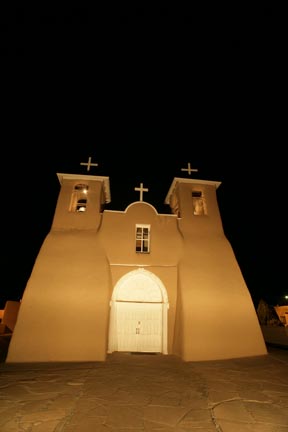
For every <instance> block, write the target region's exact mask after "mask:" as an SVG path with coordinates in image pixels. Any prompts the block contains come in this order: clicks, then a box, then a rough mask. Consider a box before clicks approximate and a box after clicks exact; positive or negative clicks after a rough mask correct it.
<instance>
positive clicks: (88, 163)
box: [80, 156, 98, 171]
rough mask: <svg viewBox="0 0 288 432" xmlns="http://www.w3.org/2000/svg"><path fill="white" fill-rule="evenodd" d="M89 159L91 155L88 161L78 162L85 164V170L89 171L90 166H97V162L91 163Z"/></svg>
mask: <svg viewBox="0 0 288 432" xmlns="http://www.w3.org/2000/svg"><path fill="white" fill-rule="evenodd" d="M91 159H92V158H91V156H89V158H88V162H80V165H86V166H87V171H90V167H91V166H98V164H97V163H92V162H91Z"/></svg>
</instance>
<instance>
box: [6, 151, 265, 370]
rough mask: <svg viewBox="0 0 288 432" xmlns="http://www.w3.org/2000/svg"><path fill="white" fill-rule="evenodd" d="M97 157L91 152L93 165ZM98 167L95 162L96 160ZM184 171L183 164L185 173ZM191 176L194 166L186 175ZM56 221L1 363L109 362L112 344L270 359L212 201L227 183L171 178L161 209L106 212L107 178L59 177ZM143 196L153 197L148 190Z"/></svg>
mask: <svg viewBox="0 0 288 432" xmlns="http://www.w3.org/2000/svg"><path fill="white" fill-rule="evenodd" d="M91 165H93V164H91V158H89V169H88V164H87V171H89V170H90V166H91ZM95 165H97V164H95ZM183 171H184V169H183ZM186 171H187V174H188V175H189V176H190V175H191V172H192V171H195V170H191V167H190V165H188V169H187V170H186ZM57 175H58V179H59V182H60V185H61V188H60V192H59V197H58V201H57V205H56V210H55V214H54V219H53V223H52V227H51V230H50V232H49V233H48V235H47V236H46V238H45V240H44V242H43V245H42V247H41V249H40V251H39V254H38V257H37V259H36V261H35V264H34V268H33V271H32V273H31V276H30V279H29V280H28V283H27V286H26V289H25V292H24V295H23V298H22V303H21V307H20V311H19V314H18V319H17V323H16V326H15V329H14V332H13V336H12V339H11V342H10V346H9V351H8V355H7V358H6V362H8V363H9V362H50V361H51V362H52V361H53V362H56V361H104V360H105V359H106V358H107V354H108V353H113V352H114V351H123V352H124V351H127V352H153V353H162V354H174V355H177V356H180V357H181V358H182V359H183V360H184V361H200V360H214V359H228V358H237V357H246V356H259V355H265V354H267V351H266V345H265V342H264V339H263V336H262V332H261V328H260V325H259V322H258V318H257V314H256V311H255V308H254V306H253V302H252V299H251V296H250V293H249V291H248V288H247V286H246V284H245V281H244V279H243V276H242V273H241V271H240V268H239V266H238V263H237V261H236V258H235V255H234V252H233V250H232V247H231V245H230V243H229V242H228V240H227V238H226V236H225V234H224V231H223V227H222V221H221V216H220V212H219V208H218V204H217V188H218V187H219V186H220V184H221V183H220V182H217V181H208V180H207V181H206V180H199V179H192V178H178V177H176V178H174V179H173V181H172V184H171V186H170V189H169V191H168V193H167V196H166V199H165V203H166V204H167V205H169V206H170V208H171V214H169V215H168V214H158V212H157V210H156V209H155V208H154V207H153V206H152V205H151V204H149V203H148V202H146V201H144V200H143V193H145V194H147V193H148V189H145V188H144V187H143V184H142V183H141V184H140V186H139V188H135V190H137V191H139V195H140V198H139V201H136V202H133V203H131V204H130V205H129V206H128V207H127V208H126V210H125V211H112V210H105V205H106V204H107V203H109V202H110V201H111V197H110V184H109V178H108V177H102V176H94V175H87V174H62V173H58V174H57ZM145 196H147V195H145Z"/></svg>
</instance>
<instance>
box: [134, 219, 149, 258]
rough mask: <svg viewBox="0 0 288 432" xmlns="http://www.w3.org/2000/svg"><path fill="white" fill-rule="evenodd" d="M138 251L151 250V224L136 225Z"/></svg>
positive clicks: (146, 251) (147, 251) (145, 251)
mask: <svg viewBox="0 0 288 432" xmlns="http://www.w3.org/2000/svg"><path fill="white" fill-rule="evenodd" d="M136 252H137V253H149V252H150V225H136Z"/></svg>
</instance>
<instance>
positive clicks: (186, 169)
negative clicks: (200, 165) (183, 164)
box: [181, 162, 198, 175]
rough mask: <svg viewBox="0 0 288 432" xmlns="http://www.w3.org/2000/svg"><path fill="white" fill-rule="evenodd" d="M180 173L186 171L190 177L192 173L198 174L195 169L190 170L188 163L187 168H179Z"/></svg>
mask: <svg viewBox="0 0 288 432" xmlns="http://www.w3.org/2000/svg"><path fill="white" fill-rule="evenodd" d="M181 171H187V172H188V174H189V175H191V173H192V172H198V169H197V168H191V164H190V162H188V168H181Z"/></svg>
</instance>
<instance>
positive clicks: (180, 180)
mask: <svg viewBox="0 0 288 432" xmlns="http://www.w3.org/2000/svg"><path fill="white" fill-rule="evenodd" d="M178 183H190V184H198V185H199V184H202V185H208V186H215V187H216V189H218V187H219V186H220V185H221V182H220V181H213V180H200V179H189V178H182V177H174V179H173V182H172V184H171V186H170V189H169V191H168V193H167V195H166V198H165V201H164V204H170V196H171V195H172V193H173V192H174V190H175V188H176V186H177V184H178Z"/></svg>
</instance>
